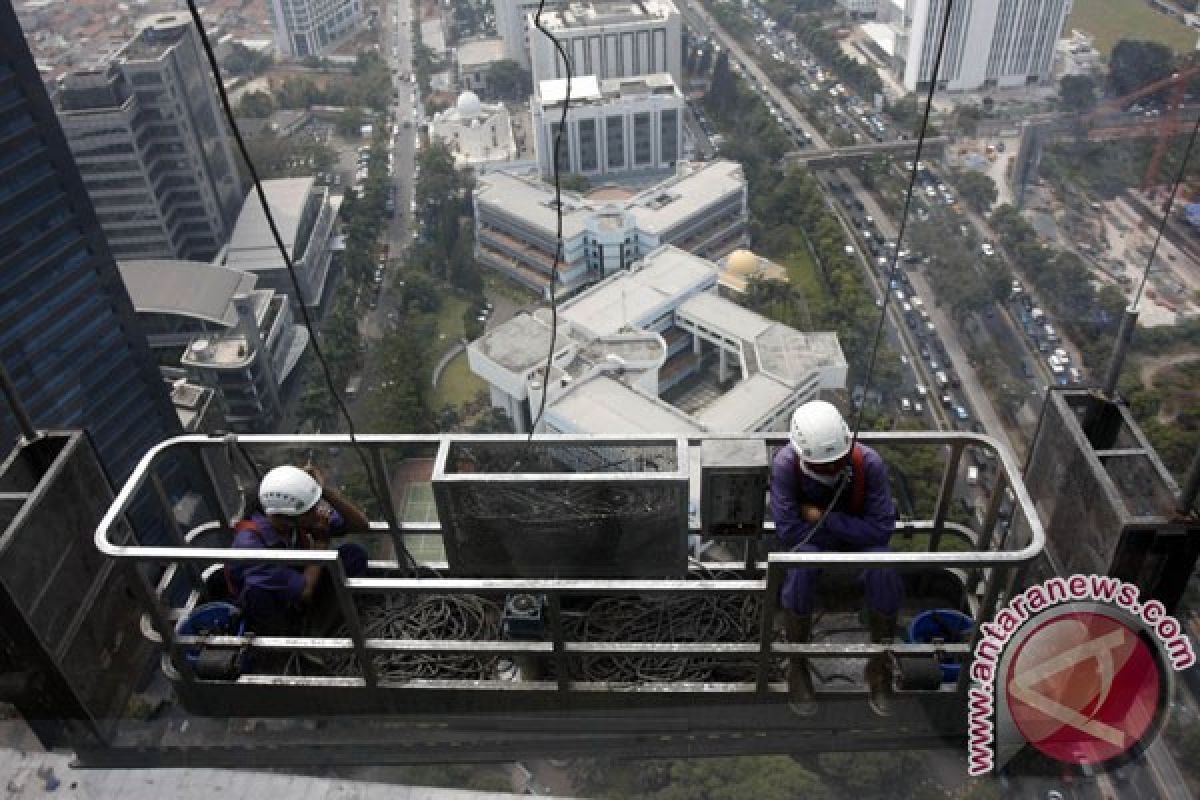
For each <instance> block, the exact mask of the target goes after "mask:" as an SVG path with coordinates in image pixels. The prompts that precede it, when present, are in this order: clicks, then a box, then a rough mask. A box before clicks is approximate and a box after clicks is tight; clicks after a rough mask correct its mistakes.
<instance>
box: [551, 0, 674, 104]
mask: <svg viewBox="0 0 1200 800" xmlns="http://www.w3.org/2000/svg"><path fill="white" fill-rule="evenodd" d="M542 27H543V28H545V29H546V31H547V32H548V33H549V34H550V35H551V36H553V37H554V39H556V40H557V41H558V43H559V45H560V46H561V47H562V48H563V50H564V51H565V52H566V54H567V57H568V58H569V59H570V60H571V75H572V76H573V77H582V76H584V75H595V76H596V78H597V79H598V80H604V79H606V78H631V77H635V76H637V75H653V74H654V73H656V72H669V73H671V77H672V78H673V79H674V80H675V85H676V86H681V85H683V61H682V58H683V55H682V41H681V31H680V21H679V11H678V10H676V8H675V5H674V4H673V3H672V2H671V0H583V1H582V2H574V3H571V4H570V5H568V6H566V7H564V8H562V9H560V10H556V11H543V12H542ZM529 28H530V30H529V52H530V63H531V67H532V72H533V85H534V86H535V87H536V86H537V85H538V83H539V82H541V81H545V80H551V79H554V78H565V77H567V70H566V65H565V64H564V63H563V61H562V56H560V55H559V53H558V50H557V48H556V47H555V44H554V41H552V40H551V39H550V37H549V36H546V35H543V34H542V33H541V32H539V31H536V30H533V29H532V25H529Z"/></svg>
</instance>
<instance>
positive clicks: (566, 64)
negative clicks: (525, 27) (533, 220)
mask: <svg viewBox="0 0 1200 800" xmlns="http://www.w3.org/2000/svg"><path fill="white" fill-rule="evenodd" d="M545 7H546V0H541V2H539V3H538V7H537V13H536V14H534V17H533V24H534V27H536V28H537V29H538V30H539V31H541V33H542V35H544V36H546V37H547V38H549V39H550V41H551V42H553V43H554V49H555V50H557V51H558V55H559V56H560V57H561V58H562V61H563V68H564V69H565V70H566V71H567V91H566V97H564V98H563V107H562V114H561V115H560V116H559V120H558V130H557V131H555V133H554V217H555V225H556V233H555V244H554V262H553V263H552V264H551V266H550V348H549V350H548V351H547V353H546V369H545V373H544V374H543V375H542V380H541V384H542V397H541V400H539V401H538V410H537V414H536V415H534V418H533V420H532V421H531V422H530V424H529V436H528V437H527V438H526V439H525V442H526V444H527V445H530V444H532V443H533V434H534V431H536V430H537V426H538V424H540V423H541V421H542V414H544V413H545V412H546V396H547V395H548V394H549V393H550V370H551V368H552V367H553V365H554V348H555V346H556V345H557V341H558V298H557V297H556V296H555V288H556V285H557V284H558V266H559V263H560V262H561V261H562V256H563V249H564V248H563V208H562V185H561V183H560V180H559V174H558V164H559V154H560V153H561V152H562V137H563V131H565V130H566V128H567V111H568V110H569V109H570V108H571V78H572V74H571V60H570V59H569V58H567V51H566V50H564V49H563V46H562V42H560V41H559V40H558V39H557V38H555V37H554V35H553V34H551V33H550V31H548V30H546V29H545V28H544V27H543V26H542V10H543V9H544V8H545Z"/></svg>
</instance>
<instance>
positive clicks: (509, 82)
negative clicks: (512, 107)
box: [487, 58, 533, 103]
mask: <svg viewBox="0 0 1200 800" xmlns="http://www.w3.org/2000/svg"><path fill="white" fill-rule="evenodd" d="M487 85H488V90H489V91H490V92H491V95H492V97H494V98H495V99H496V100H498V101H500V102H502V103H520V102H523V101H524V100H526V99H527V98H528V97H529V95H530V94H532V93H533V78H532V77H531V76H530V74H529V70H527V69H524V68H522V67H521V65H520V64H518V63H517V62H516V61H513V60H511V59H507V58H505V59H502V60H500V61H496V62H494V63H493V64H492V65H491V66H490V67H488V74H487Z"/></svg>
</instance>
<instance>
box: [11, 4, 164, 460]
mask: <svg viewBox="0 0 1200 800" xmlns="http://www.w3.org/2000/svg"><path fill="white" fill-rule="evenodd" d="M0 362H2V363H3V365H4V368H5V369H6V370H7V371H8V374H9V375H10V377H11V378H12V380H13V382H14V383H15V385H16V388H17V392H18V394H19V395H20V397H21V399H22V401H23V402H24V405H25V407H26V410H27V411H28V412H29V414H30V416H31V417H32V419H33V422H34V424H35V425H37V426H38V427H42V428H86V429H87V431H88V433H89V434H90V435H91V439H92V442H93V443H94V444H95V447H96V451H97V453H98V454H99V456H100V459H101V461H102V463H103V464H104V466H105V468H106V469H107V471H108V474H109V476H110V477H111V478H112V479H113V480H116V481H122V480H124V479H125V478H126V477H127V476H128V475H129V474H130V472H131V471H132V470H133V467H134V465H135V463H136V462H137V460H138V459H139V458H140V457H141V456H142V454H143V453H145V452H146V451H147V450H148V449H149V448H150V447H151V446H152V445H154V444H157V443H158V442H159V441H160V440H162V439H164V438H167V437H168V436H172V435H175V434H177V433H179V432H180V425H179V419H178V417H177V416H176V414H175V409H174V408H173V407H172V405H171V399H170V396H169V394H168V392H167V389H166V386H165V385H164V383H163V380H162V377H161V376H160V375H159V372H158V368H157V366H156V365H155V363H154V358H153V357H152V356H151V354H150V350H149V348H148V347H147V345H146V338H145V336H144V335H143V334H142V331H141V328H140V327H139V326H138V322H137V319H136V317H135V315H134V310H133V304H132V303H131V302H130V300H129V295H128V293H127V292H126V291H125V286H124V284H123V283H122V282H121V275H120V273H119V272H118V271H117V267H116V264H115V262H114V260H113V257H112V254H111V252H110V251H109V248H108V244H107V242H106V241H105V238H104V233H103V231H102V230H101V228H100V224H99V222H98V221H97V219H96V214H95V212H94V211H93V209H92V203H91V201H90V200H89V199H88V194H87V192H86V191H85V190H84V184H83V181H82V180H81V179H80V175H79V170H78V169H76V167H75V162H74V160H73V159H72V158H71V151H70V150H69V149H68V147H67V141H66V138H65V137H64V136H63V132H62V129H61V128H60V127H59V125H58V121H57V119H56V117H55V113H54V107H53V105H52V104H51V102H50V98H49V97H48V96H47V94H46V90H45V87H44V86H43V84H42V79H41V77H40V76H39V74H38V70H37V67H36V66H34V62H33V57H32V55H31V54H30V52H29V48H28V47H27V45H26V44H25V38H24V36H23V34H22V32H21V28H20V26H19V25H18V24H17V18H16V16H15V14H14V13H13V7H12V5H11V4H9V3H3V4H0ZM16 435H17V424H16V420H15V418H14V416H13V414H12V413H11V410H10V409H9V408H7V407H6V406H4V404H3V402H2V401H0V450H3V451H4V452H7V451H8V448H9V447H11V446H12V444H13V443H14V441H15V440H16Z"/></svg>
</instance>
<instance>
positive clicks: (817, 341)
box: [754, 323, 846, 384]
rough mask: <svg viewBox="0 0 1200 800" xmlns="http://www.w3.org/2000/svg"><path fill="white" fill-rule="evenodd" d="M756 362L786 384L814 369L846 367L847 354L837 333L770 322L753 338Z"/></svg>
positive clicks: (804, 376) (802, 377) (795, 380)
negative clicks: (804, 329) (799, 329)
mask: <svg viewBox="0 0 1200 800" xmlns="http://www.w3.org/2000/svg"><path fill="white" fill-rule="evenodd" d="M754 350H755V353H756V354H757V357H758V366H759V369H761V370H762V371H763V372H766V373H768V374H770V375H772V376H774V377H775V378H778V379H779V380H781V381H783V382H784V383H788V384H796V383H798V382H799V381H802V380H804V379H805V378H806V377H807V376H808V375H809V374H810V373H811V372H812V371H813V370H815V369H819V368H823V367H839V368H842V369H844V368H845V367H846V356H845V354H843V353H842V345H841V343H840V342H838V338H837V334H836V333H831V332H827V331H826V332H819V333H804V332H802V331H798V330H795V329H794V328H789V327H788V326H786V325H780V324H778V323H772V324H771V326H770V327H769V328H767V330H765V331H763V332H762V334H761V335H759V336H758V338H756V339H755V340H754Z"/></svg>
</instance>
